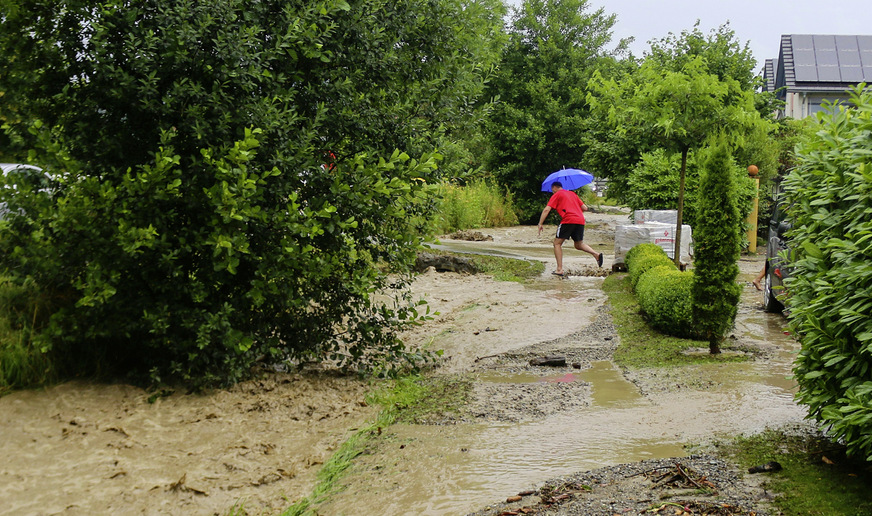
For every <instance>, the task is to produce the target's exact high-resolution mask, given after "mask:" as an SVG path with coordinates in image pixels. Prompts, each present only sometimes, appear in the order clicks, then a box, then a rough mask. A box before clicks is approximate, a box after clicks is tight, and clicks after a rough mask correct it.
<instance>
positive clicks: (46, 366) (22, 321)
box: [0, 277, 57, 396]
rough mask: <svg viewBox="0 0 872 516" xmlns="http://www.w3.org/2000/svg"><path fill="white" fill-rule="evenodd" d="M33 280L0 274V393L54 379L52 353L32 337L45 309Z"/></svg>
mask: <svg viewBox="0 0 872 516" xmlns="http://www.w3.org/2000/svg"><path fill="white" fill-rule="evenodd" d="M41 303H43V300H42V298H41V297H40V295H39V293H38V291H37V289H36V287H35V286H34V285H33V284H25V285H24V286H20V285H15V284H13V283H12V282H11V281H9V280H7V279H6V278H3V277H0V396H3V395H5V394H8V393H9V392H11V391H12V390H15V389H21V388H26V387H33V386H37V385H45V384H48V383H51V382H53V381H56V380H57V377H56V376H57V375H56V373H55V364H54V359H53V356H52V354H51V353H50V352H49V350H47V349H42V348H41V347H40V346H39V345H37V344H35V343H34V341H33V338H32V336H33V333H34V331H35V330H34V328H37V327H40V326H41V324H42V323H43V322H44V321H43V320H42V319H43V318H44V315H45V314H46V313H48V310H46V309H45V307H44V306H42V305H41Z"/></svg>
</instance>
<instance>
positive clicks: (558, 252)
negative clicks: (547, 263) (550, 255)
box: [554, 238, 566, 274]
mask: <svg viewBox="0 0 872 516" xmlns="http://www.w3.org/2000/svg"><path fill="white" fill-rule="evenodd" d="M563 242H566V239H565V238H555V239H554V258H556V259H557V271H556V272H557V274H563Z"/></svg>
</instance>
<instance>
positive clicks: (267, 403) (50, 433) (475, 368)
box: [0, 214, 803, 515]
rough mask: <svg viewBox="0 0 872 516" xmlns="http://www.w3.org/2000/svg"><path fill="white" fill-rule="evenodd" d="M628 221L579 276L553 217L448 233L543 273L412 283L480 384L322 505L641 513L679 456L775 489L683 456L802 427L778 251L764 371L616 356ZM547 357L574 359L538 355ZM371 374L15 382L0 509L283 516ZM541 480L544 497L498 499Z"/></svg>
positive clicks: (435, 341)
mask: <svg viewBox="0 0 872 516" xmlns="http://www.w3.org/2000/svg"><path fill="white" fill-rule="evenodd" d="M626 222H627V216H626V215H605V214H590V215H589V217H588V226H587V232H586V235H585V241H586V242H587V243H588V244H590V245H591V246H593V247H594V248H595V249H596V250H599V251H603V252H604V253H605V255H606V260H605V262H606V263H605V266H604V267H603V268H598V267H597V266H596V264H595V262H594V260H593V258H592V257H590V256H589V255H587V254H584V253H581V252H578V251H575V250H572V249H571V248H569V246H568V245H567V246H566V251H565V267H564V268H565V269H566V270H567V272H568V273H569V274H570V276H569V277H568V278H566V279H560V278H556V277H554V276H552V275H551V274H550V273H551V272H552V271H553V270H554V267H555V263H554V258H553V252H552V249H551V245H550V240H551V238H552V234H551V232H552V231H553V228H547V229H546V232H545V233H543V234H542V235H539V234H537V231H536V228H535V227H525V226H521V227H513V228H500V229H496V230H487V231H485V233H487V234H488V235H490V236H492V237H493V241H481V242H462V241H452V240H449V239H444V240H443V241H442V244H443V245H444V246H446V247H448V248H451V249H453V250H456V251H474V252H486V253H492V254H498V255H508V256H514V257H520V258H525V259H530V260H539V261H542V262H544V263H545V264H546V271H545V273H544V274H543V276H542V277H541V278H539V279H536V280H533V281H530V282H527V283H525V284H523V285H522V284H518V283H510V282H498V281H494V280H493V279H492V278H490V277H488V276H485V275H460V274H455V273H437V272H435V271H429V272H426V273H424V274H421V275H420V276H419V278H418V279H417V280H416V281H415V283H414V285H413V291H414V293H415V294H417V295H418V296H420V297H423V298H424V299H426V300H427V301H428V303H429V306H430V309H431V310H432V311H434V312H437V313H436V315H435V316H434V318H433V320H431V321H429V322H427V323H425V324H424V325H422V326H420V327H418V328H416V329H415V330H414V331H410V332H409V333H408V334H406V335H405V336H404V338H405V340H406V342H407V343H408V344H409V345H411V346H418V347H424V348H428V349H442V350H444V359H443V362H442V364H441V366H440V368H439V370H438V371H437V374H447V375H459V376H462V377H464V378H467V379H471V380H472V385H473V387H472V391H471V393H470V400H469V403H468V405H467V406H466V407H465V408H464V409H463V410H461V412H460V413H459V414H456V415H453V416H450V417H448V418H447V419H444V420H441V421H439V422H440V423H442V424H439V425H395V426H394V427H391V428H389V429H386V431H385V432H384V434H383V435H382V436H381V437H380V438H379V439H376V441H375V442H374V444H373V445H372V446H371V447H370V448H369V449H368V450H367V451H366V453H365V454H364V455H362V456H361V457H359V458H358V459H357V460H356V465H355V466H354V468H352V471H351V473H350V475H349V476H348V477H347V478H346V480H345V481H344V482H343V487H344V491H343V492H342V493H341V494H340V495H338V496H337V497H335V498H334V499H333V500H332V501H331V502H329V503H327V504H325V505H323V506H321V507H318V511H319V514H325V515H328V514H331V515H332V514H464V513H468V512H474V511H479V510H483V511H484V512H482V514H499V513H501V512H504V511H509V513H511V512H512V511H515V510H518V511H520V509H522V508H526V509H527V510H528V511H530V510H532V511H538V512H536V513H541V514H624V513H629V514H632V513H633V512H632V511H633V510H636V509H638V507H641V504H644V503H648V502H647V500H649V499H650V500H654V498H657V497H658V496H660V495H659V494H658V495H656V496H655V495H654V494H653V493H652V492H651V490H650V489H648V488H647V487H646V486H645V485H644V484H643V483H641V482H643V479H644V478H647V477H645V476H644V475H637V474H636V473H638V472H639V471H641V470H644V469H646V468H649V469H656V468H658V467H662V466H664V465H671V464H672V462H674V461H673V459H671V458H670V457H673V456H674V457H679V458H678V459H675V460H680V461H681V463H682V464H687V465H692V467H693V468H695V469H697V470H699V471H702V472H704V474H705V475H706V476H707V478H708V479H709V480H711V481H712V482H713V483H715V484H718V489H717V490H718V492H719V493H721V495H722V498H720V499H721V500H724V501H725V503H726V501H729V502H730V503H735V504H737V505H742V504H745V505H751V504H757V503H758V502H760V503H762V501H761V497H762V496H763V495H762V494H761V491H760V490H759V489H757V488H756V487H754V483H753V482H750V481H748V482H746V481H743V480H742V478H743V477H742V475H739V474H738V473H737V472H736V471H735V470H734V469H732V466H730V465H729V464H725V463H723V462H720V461H719V460H717V459H714V458H711V457H707V456H700V457H694V458H688V457H683V455H685V454H684V452H683V448H682V446H683V444H684V443H687V442H697V443H699V442H704V441H705V440H706V439H707V438H709V437H711V436H712V435H713V434H715V433H717V432H722V433H723V432H726V433H741V432H744V431H756V430H760V429H762V428H764V427H766V426H775V427H782V426H784V425H785V424H792V423H796V424H798V425H801V423H800V422H801V420H802V416H803V413H802V411H801V410H800V409H798V408H797V407H796V406H795V405H793V404H792V401H791V400H790V396H791V392H790V389H791V385H790V382H789V380H786V379H785V375H786V374H787V372H788V371H789V358H786V355H785V354H788V355H789V353H790V347H791V344H790V342H783V340H784V339H785V338H786V337H784V336H783V334H782V333H781V327H780V326H781V322H780V321H779V320H778V319H775V318H772V317H769V316H766V315H764V314H762V312H761V311H760V310H759V300H758V298H759V296H757V295H756V293H755V292H754V291H753V289H752V287H751V286H750V285H749V283H748V282H749V281H750V279H751V278H752V277H753V275H754V274H755V273H756V272H757V270H759V267H760V266H761V264H762V261H761V260H760V259H759V258H758V257H752V258H743V259H742V262H740V266H741V269H742V277H741V280H742V282H743V284H745V285H746V286H745V295H744V297H743V304H742V306H741V307H740V316H739V321H738V324H737V328H736V331H735V339H737V340H738V341H740V342H741V343H742V345H743V346H744V347H747V348H749V349H754V350H756V351H755V358H754V360H753V361H752V362H753V364H752V365H751V366H743V365H734V364H733V365H730V364H724V365H723V367H720V366H719V367H715V368H712V367H694V366H688V367H685V368H682V369H681V370H674V369H669V370H659V369H658V370H636V371H622V370H620V369H618V368H617V367H616V366H614V364H613V363H612V362H611V356H612V353H613V352H614V349H615V348H616V347H617V345H618V343H619V342H618V338H617V334H616V332H615V328H614V327H613V325H612V321H611V317H610V316H609V313H608V309H607V306H606V303H607V297H606V295H605V293H604V292H603V291H602V288H601V285H602V281H603V277H604V276H605V275H607V274H608V271H609V270H610V265H611V258H612V252H613V246H614V241H613V238H614V230H615V227H616V226H617V225H618V224H622V223H626ZM779 335H780V336H781V340H782V341H779V342H774V341H773V339H774V338H776V337H778V336H779ZM549 355H560V356H563V357H565V359H566V365H565V366H563V367H556V368H551V367H543V366H533V365H530V361H531V360H532V359H535V358H541V357H543V356H549ZM369 388H370V386H369V385H368V384H367V383H365V382H361V381H359V380H357V379H354V378H341V377H336V376H332V375H326V374H305V375H303V374H271V375H268V376H266V377H264V378H262V379H259V380H254V381H250V382H245V383H243V384H241V385H238V386H237V387H235V388H233V389H230V390H228V391H216V392H210V393H204V394H186V393H183V392H177V393H174V394H172V395H169V396H167V397H163V398H159V399H158V400H157V401H156V402H154V403H153V404H150V403H148V402H147V398H148V395H149V393H146V392H144V391H143V390H141V389H138V388H135V387H132V386H128V385H99V384H92V383H87V382H70V383H66V384H63V385H59V386H56V387H51V388H47V389H40V390H33V391H23V392H18V393H13V394H11V395H9V396H5V397H3V398H0V436H2V439H0V457H3V459H4V460H3V461H2V462H0V500H2V501H3V503H2V504H0V514H4V515H5V514H9V515H13V514H14V515H19V514H72V515H78V514H83V515H84V514H89V515H90V514H196V515H200V514H202V515H211V514H219V515H220V514H227V513H228V512H229V511H230V510H231V508H232V507H233V506H234V505H236V506H239V505H241V504H244V507H245V508H246V509H247V510H248V511H250V513H252V514H276V513H278V512H281V510H282V509H284V508H286V507H288V506H289V505H290V504H291V503H292V502H293V501H295V500H298V499H300V498H302V497H304V496H306V495H308V494H309V493H310V492H311V490H312V488H313V487H314V485H315V475H316V473H317V471H318V470H319V468H320V467H321V465H322V464H323V463H324V461H326V460H327V458H328V457H329V456H330V455H331V454H332V452H333V451H334V450H335V449H336V448H337V446H338V445H339V444H340V443H342V442H343V441H344V440H345V439H347V438H348V437H349V436H350V435H351V434H352V433H353V432H354V430H356V429H357V428H359V427H360V426H361V425H362V424H363V423H364V422H365V421H366V420H368V419H370V418H372V417H373V416H374V415H375V413H374V410H375V409H373V408H371V407H367V406H365V405H366V404H365V403H364V402H363V399H364V396H365V394H366V392H367V390H368V389H369ZM715 429H716V430H715ZM645 459H652V460H653V459H658V460H663V461H664V462H662V463H660V462H650V463H648V462H642V461H643V460H645ZM623 463H630V465H627V466H621V465H620V464H623ZM585 471H587V473H582V472H585ZM751 480H753V479H751ZM572 482H575V483H581V484H584V485H586V486H588V487H590V488H591V489H592V490H587V489H583V491H584V493H574V494H571V496H567V497H563V498H560V499H559V500H551V501H550V502H548V500H544V501H543V499H542V496H540V495H542V494H543V491H542V489H543V488H545V489H546V490H547V489H548V488H547V486H555V488H556V489H569V490H572V488H568V487H566V486H568V485H570V484H571V483H572ZM561 486H562V487H561ZM524 490H534V491H536V493H538V494H534V495H529V496H525V497H523V498H522V500H521V501H520V502H514V503H513V504H510V505H506V506H502V505H500V502H503V501H504V500H505V499H506V498H507V497H508V496H510V495H514V494H515V493H518V492H520V491H524ZM555 493H556V492H552V493H551V494H552V495H555ZM725 493H730V494H729V496H730V498H723V496H727V495H726V494H725ZM561 494H566V492H562V493H556V495H561ZM652 496H653V497H654V498H652ZM658 499H659V498H658ZM545 502H548V503H545ZM555 502H559V503H555ZM613 502H614V503H613ZM631 502H632V503H631ZM598 504H599V505H598ZM621 504H623V505H621ZM633 504H635V505H633ZM546 505H548V506H549V507H546ZM487 507H490V508H487ZM606 507H608V509H606ZM612 507H614V510H613V512H603V511H609V510H612ZM755 507H756V505H755ZM486 508H487V509H486ZM542 511H546V512H542ZM547 511H551V512H547ZM555 511H556V512H555ZM596 511H600V512H596ZM636 512H637V513H638V511H636ZM522 513H524V512H519V514H522Z"/></svg>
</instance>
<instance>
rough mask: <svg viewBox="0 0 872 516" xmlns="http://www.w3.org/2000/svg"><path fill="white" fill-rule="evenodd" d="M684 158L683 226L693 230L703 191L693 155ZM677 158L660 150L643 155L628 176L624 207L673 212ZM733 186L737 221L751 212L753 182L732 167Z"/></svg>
mask: <svg viewBox="0 0 872 516" xmlns="http://www.w3.org/2000/svg"><path fill="white" fill-rule="evenodd" d="M698 154H699V152H690V153H688V156H687V177H686V184H685V188H686V196H685V204H684V217H683V219H684V222H685V223H686V224H689V225H690V226H691V227H696V224H697V221H698V220H699V217H700V204H701V202H702V201H701V197H702V193H703V190H702V189H701V188H700V187H699V185H700V174H701V171H700V168H701V167H700V166H699V165H698V163H697V162H698V158H697V155H698ZM680 170H681V155H680V154H677V153H669V152H667V151H665V150H663V149H659V150H657V151H654V152H651V153H646V154H643V155H642V157H641V160H640V161H639V162H638V163H637V164H636V166H635V168H633V171H632V172H631V173H630V176H629V181H628V185H627V187H628V193H627V194H626V200H625V202H626V204H627V205H628V206H629V207H631V208H633V209H650V210H674V209H675V206H676V205H677V204H678V187H679V177H678V176H679V171H680ZM730 173H731V174H732V175H733V181H734V184H735V186H736V207H737V209H738V210H739V216H740V219H741V220H745V219H746V218H747V216H748V214H749V213H750V212H751V208H752V203H753V200H754V195H755V192H754V190H755V185H754V181H753V180H752V179H751V178H749V177H748V173H747V171H746V170H745V169H744V168H742V167H739V166H737V165H735V164H733V166H732V167H731V168H730Z"/></svg>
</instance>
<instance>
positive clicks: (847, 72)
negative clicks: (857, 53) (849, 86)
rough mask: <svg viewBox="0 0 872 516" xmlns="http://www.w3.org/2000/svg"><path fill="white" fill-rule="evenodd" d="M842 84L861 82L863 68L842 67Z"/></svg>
mask: <svg viewBox="0 0 872 516" xmlns="http://www.w3.org/2000/svg"><path fill="white" fill-rule="evenodd" d="M840 71H841V75H842V82H863V68H861V67H860V66H859V65H857V66H842V67H841V68H840Z"/></svg>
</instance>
